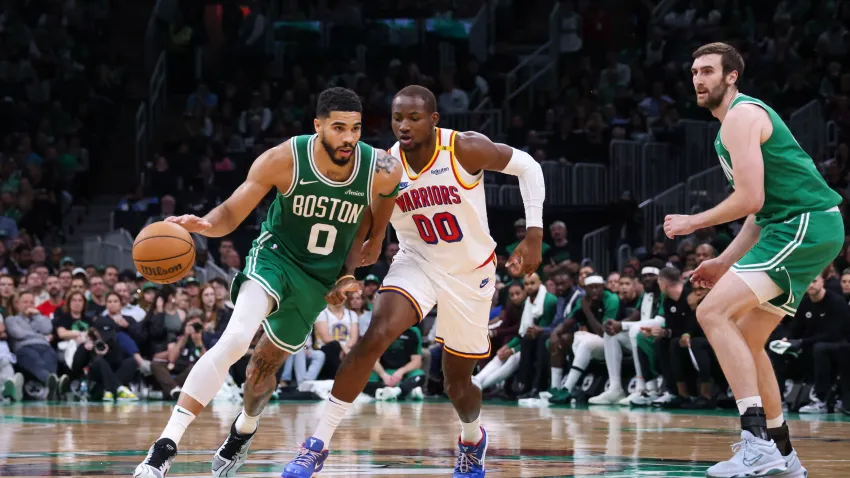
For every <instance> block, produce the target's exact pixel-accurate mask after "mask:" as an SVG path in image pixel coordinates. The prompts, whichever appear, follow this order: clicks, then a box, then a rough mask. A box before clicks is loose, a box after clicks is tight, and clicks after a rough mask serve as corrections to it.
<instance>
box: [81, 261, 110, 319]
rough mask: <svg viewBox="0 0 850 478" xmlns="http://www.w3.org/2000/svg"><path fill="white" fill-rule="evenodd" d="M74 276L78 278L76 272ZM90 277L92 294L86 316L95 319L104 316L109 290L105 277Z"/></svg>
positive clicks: (87, 305) (90, 294)
mask: <svg viewBox="0 0 850 478" xmlns="http://www.w3.org/2000/svg"><path fill="white" fill-rule="evenodd" d="M75 271H76V269H75ZM74 276H75V277H76V276H77V273H76V272H74ZM89 277H90V278H89V291H90V293H89V301H88V303H87V304H86V315H88V316H89V317H94V316H98V315H101V314H103V312H104V311H105V310H106V293H107V292H109V288H108V287H107V285H106V281H105V280H104V279H103V277H101V276H98V275H91V276H89Z"/></svg>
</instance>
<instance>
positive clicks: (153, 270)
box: [139, 264, 183, 276]
mask: <svg viewBox="0 0 850 478" xmlns="http://www.w3.org/2000/svg"><path fill="white" fill-rule="evenodd" d="M139 269H140V271H139V272H141V273H142V274H144V275H146V276H164V275H172V274H175V273H177V272H179V271H181V270H183V264H177V265H174V266H171V267H169V268H168V269H165V268H162V267H158V266H157V267H150V266H145V265H140V266H139Z"/></svg>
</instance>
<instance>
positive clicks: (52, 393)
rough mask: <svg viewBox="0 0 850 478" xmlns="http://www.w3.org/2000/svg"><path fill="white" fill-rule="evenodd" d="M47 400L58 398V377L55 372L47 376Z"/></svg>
mask: <svg viewBox="0 0 850 478" xmlns="http://www.w3.org/2000/svg"><path fill="white" fill-rule="evenodd" d="M47 400H48V401H50V402H53V401H56V400H59V377H57V376H56V374H55V373H51V374H50V375H48V376H47Z"/></svg>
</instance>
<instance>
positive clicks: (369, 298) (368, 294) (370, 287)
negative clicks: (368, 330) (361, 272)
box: [360, 274, 381, 310]
mask: <svg viewBox="0 0 850 478" xmlns="http://www.w3.org/2000/svg"><path fill="white" fill-rule="evenodd" d="M380 286H381V278H380V277H378V276H376V275H375V274H369V275H367V276H366V277H365V278H364V279H363V290H362V291H361V292H360V295H362V296H363V300H364V301H366V308H367V309H369V310H372V302H374V301H375V294H376V293H377V292H378V288H379V287H380Z"/></svg>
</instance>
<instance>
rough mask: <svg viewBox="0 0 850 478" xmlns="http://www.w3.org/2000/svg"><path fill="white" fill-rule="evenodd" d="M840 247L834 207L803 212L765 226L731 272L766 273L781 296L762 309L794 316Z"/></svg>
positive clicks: (838, 220)
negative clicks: (813, 283)
mask: <svg viewBox="0 0 850 478" xmlns="http://www.w3.org/2000/svg"><path fill="white" fill-rule="evenodd" d="M843 245H844V222H843V221H842V219H841V213H840V212H839V211H838V208H837V207H836V208H833V209H830V210H828V211H821V212H807V213H804V214H801V215H799V216H797V217H794V218H792V219H789V220H787V221H785V222H780V223H774V224H767V225H765V226H764V227H763V228H762V230H761V236H760V237H759V241H758V242H757V243H756V245H755V246H753V248H752V249H750V250H749V252H747V253H746V254H744V257H742V258H741V260H739V261H738V262H737V263H735V265H733V266H732V271H733V272H736V273H742V272H757V271H763V272H765V273H767V275H768V276H769V277H770V279H771V280H772V281H773V282H774V283H775V284H776V285H777V286H779V288H780V289H782V294H780V295H779V296H777V297H774V298H773V299H770V300H768V301H767V303H766V304H763V307H766V308H768V309H769V310H772V311H775V312H777V313H783V312H784V313H785V314H788V315H794V314H795V313H796V312H797V307H798V306H799V305H800V301H801V300H802V299H803V295H804V294H805V293H806V290H807V289H808V288H809V284H810V283H811V282H812V280H813V279H814V278H815V277H816V276H817V275H818V274H820V273H821V272H823V270H824V269H826V267H827V266H828V265H829V264H830V263H831V262H832V261H833V260H835V257H836V256H838V253H839V252H840V251H841V247H842V246H843ZM756 293H757V294H758V292H756ZM768 304H769V305H768Z"/></svg>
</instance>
